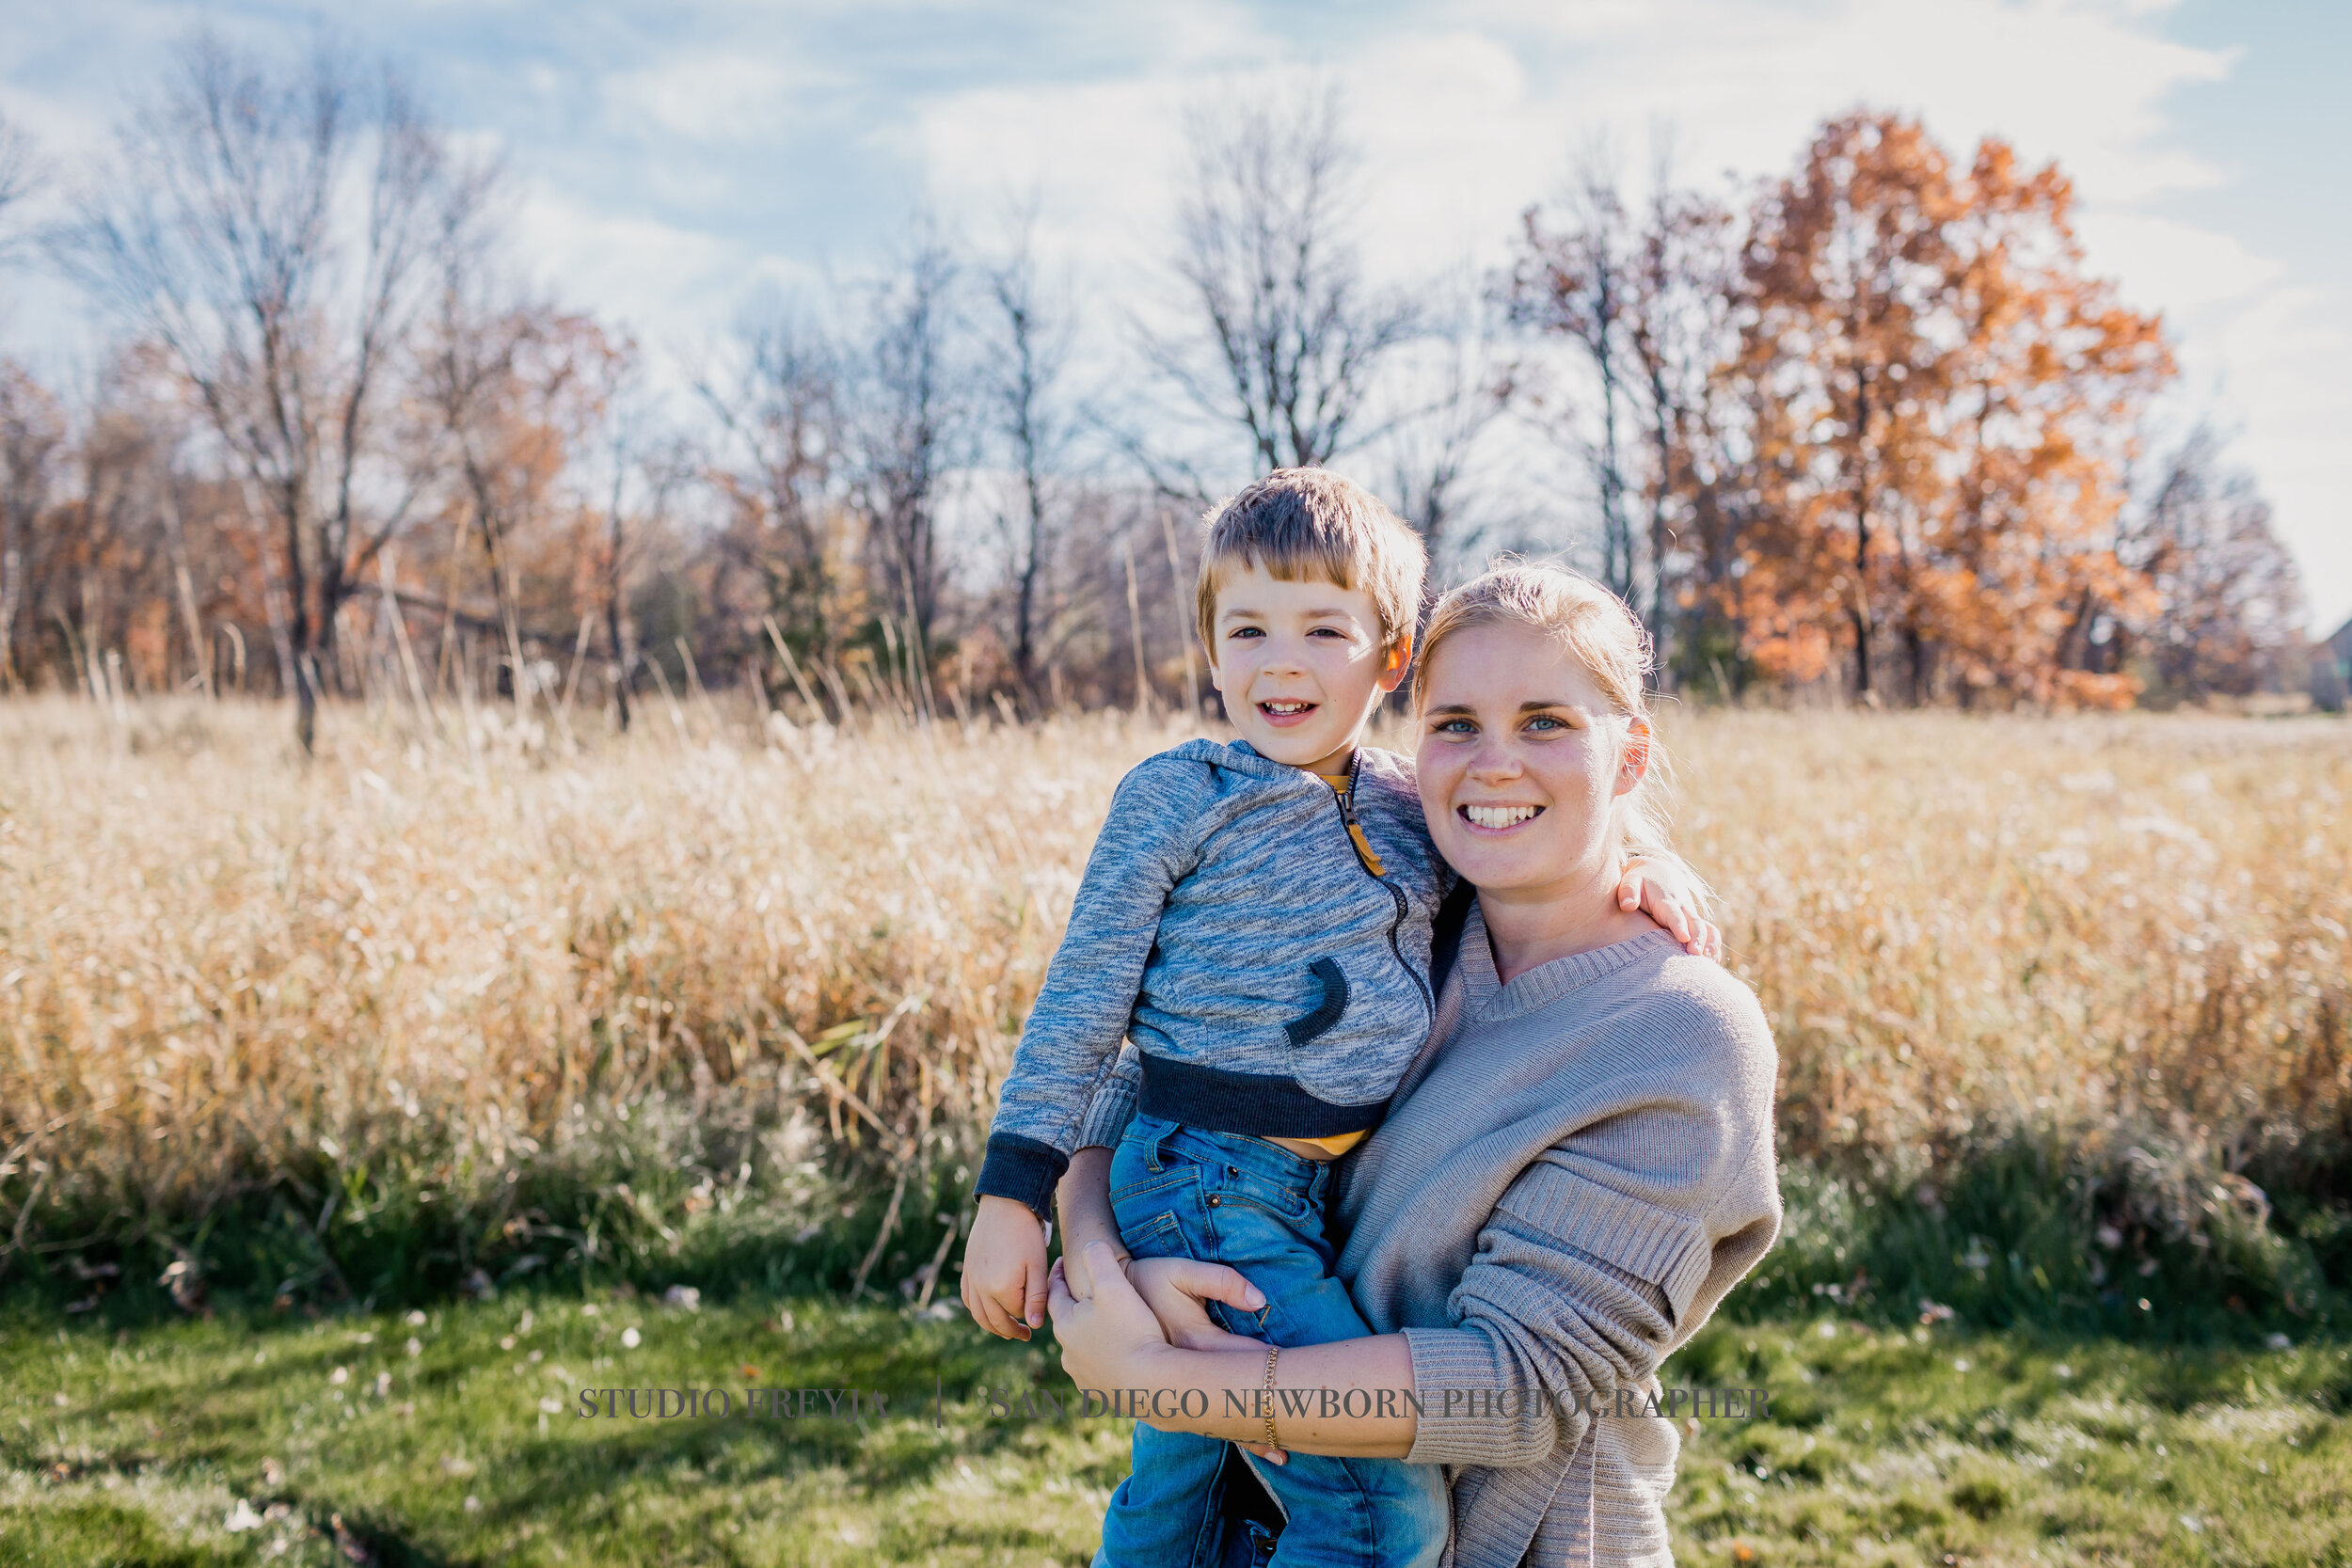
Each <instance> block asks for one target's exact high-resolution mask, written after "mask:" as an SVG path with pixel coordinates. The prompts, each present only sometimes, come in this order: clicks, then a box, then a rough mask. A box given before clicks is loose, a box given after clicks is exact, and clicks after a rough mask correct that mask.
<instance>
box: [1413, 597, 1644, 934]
mask: <svg viewBox="0 0 2352 1568" xmlns="http://www.w3.org/2000/svg"><path fill="white" fill-rule="evenodd" d="M1422 679H1423V681H1424V683H1425V686H1424V693H1425V694H1424V697H1423V700H1422V709H1421V713H1420V725H1421V741H1420V745H1419V747H1418V750H1417V752H1416V761H1417V764H1418V768H1419V771H1420V775H1421V804H1422V811H1423V812H1424V813H1425V814H1426V815H1427V816H1428V819H1429V833H1430V836H1431V837H1432V838H1434V839H1435V840H1436V841H1437V845H1438V852H1439V853H1441V854H1442V855H1444V856H1445V858H1446V860H1447V861H1448V862H1449V863H1451V864H1452V865H1453V867H1454V870H1456V871H1458V872H1460V873H1461V874H1462V876H1463V877H1464V878H1465V879H1468V880H1469V881H1470V883H1471V884H1472V885H1473V886H1475V887H1476V888H1478V890H1479V891H1480V892H1481V893H1484V894H1495V895H1508V894H1510V893H1513V892H1518V893H1522V894H1524V895H1531V896H1536V897H1555V896H1559V895H1563V894H1566V893H1569V892H1571V891H1572V890H1573V889H1574V888H1575V886H1576V885H1578V884H1579V883H1581V882H1585V881H1592V882H1595V883H1597V884H1599V885H1602V888H1603V894H1604V895H1605V894H1606V891H1607V885H1609V884H1613V882H1614V879H1615V877H1616V872H1617V834H1616V832H1615V830H1614V828H1613V824H1612V820H1611V812H1610V806H1611V803H1612V802H1613V800H1615V799H1616V798H1617V797H1618V796H1619V795H1622V794H1624V793H1625V792H1626V791H1628V790H1629V789H1631V788H1632V787H1633V786H1634V784H1636V783H1638V782H1639V781H1640V779H1641V776H1642V770H1643V768H1645V766H1646V762H1647V755H1646V746H1645V741H1646V738H1647V736H1648V727H1647V726H1646V725H1645V724H1641V723H1640V722H1639V721H1636V722H1635V727H1634V729H1633V732H1632V744H1630V745H1629V744H1628V736H1627V726H1626V721H1625V720H1623V719H1622V718H1619V717H1617V716H1615V715H1613V714H1612V713H1611V712H1610V709H1609V706H1608V704H1607V703H1606V702H1605V701H1603V699H1602V697H1601V695H1600V691H1599V689H1598V688H1597V686H1596V685H1595V684H1594V681H1593V677H1592V676H1591V674H1589V673H1587V672H1586V671H1585V669H1584V667H1583V666H1582V665H1581V663H1579V662H1578V661H1577V660H1576V659H1575V658H1574V657H1572V656H1570V655H1569V654H1567V653H1565V652H1564V651H1562V649H1561V647H1560V645H1559V644H1558V643H1557V642H1555V641H1552V640H1551V639H1550V638H1549V637H1547V636H1546V635H1544V634H1543V633H1542V632H1540V631H1537V630H1535V629H1534V628H1533V627H1529V626H1513V625H1502V626H1473V627H1471V628H1470V629H1469V630H1467V631H1460V632H1455V633H1454V634H1453V635H1452V636H1450V637H1448V638H1447V639H1446V640H1445V641H1443V642H1442V643H1441V644H1439V646H1438V651H1437V656H1436V657H1435V658H1434V659H1433V660H1432V661H1431V662H1430V663H1429V665H1428V666H1427V668H1426V669H1425V670H1424V671H1423V672H1422Z"/></svg>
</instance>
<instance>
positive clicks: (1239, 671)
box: [1209, 562, 1411, 773]
mask: <svg viewBox="0 0 2352 1568" xmlns="http://www.w3.org/2000/svg"><path fill="white" fill-rule="evenodd" d="M1410 654H1411V643H1410V641H1409V640H1408V641H1405V642H1403V643H1400V644H1399V645H1398V646H1397V647H1395V648H1393V649H1388V650H1383V648H1382V647H1381V638H1380V612H1379V610H1378V607H1377V606H1376V605H1375V604H1374V602H1373V597H1372V595H1371V594H1369V593H1368V592H1366V591H1365V590H1363V589H1360V588H1341V587H1339V586H1338V585H1336V584H1334V583H1332V582H1329V581H1327V580H1326V579H1324V578H1300V579H1298V580H1296V581H1286V580H1284V579H1282V578H1277V577H1275V576H1274V575H1273V574H1272V573H1271V572H1268V571H1267V570H1266V569H1265V567H1264V566H1263V564H1260V563H1258V562H1251V563H1250V564H1249V565H1248V568H1246V569H1241V568H1230V569H1229V570H1228V571H1227V573H1226V575H1225V579H1224V581H1223V582H1221V583H1220V584H1219V585H1218V587H1217V594H1216V641H1215V643H1214V645H1213V646H1212V647H1211V648H1210V649H1209V675H1210V678H1211V679H1212V680H1213V681H1215V682H1216V689H1217V690H1218V691H1220V692H1222V693H1223V694H1224V697H1225V715H1226V717H1227V718H1228V719H1230V720H1231V721H1232V725H1233V728H1234V729H1235V730H1237V731H1239V732H1240V734H1241V737H1242V738H1243V739H1244V740H1247V741H1248V742H1249V744H1250V745H1251V747H1253V748H1254V749H1255V750H1256V751H1257V752H1259V753H1260V754H1261V755H1263V756H1264V757H1266V758H1268V759H1270V760H1272V761H1275V762H1280V763H1287V764H1289V765H1290V766H1291V767H1293V768H1310V769H1311V770H1313V771H1315V772H1318V773H1337V772H1340V771H1342V770H1343V769H1344V768H1346V767H1347V765H1348V763H1349V762H1350V761H1351V760H1352V759H1353V757H1354V754H1355V750H1356V737H1357V736H1358V735H1359V734H1360V733H1361V732H1362V730H1363V727H1364V721H1366V720H1367V719H1369V718H1371V717H1372V710H1373V709H1374V707H1375V706H1376V705H1378V704H1379V701H1380V697H1381V694H1382V693H1384V692H1388V691H1393V690H1395V689H1396V686H1397V683H1398V682H1399V681H1400V680H1402V679H1403V678H1404V675H1405V666H1406V661H1407V659H1408V657H1410Z"/></svg>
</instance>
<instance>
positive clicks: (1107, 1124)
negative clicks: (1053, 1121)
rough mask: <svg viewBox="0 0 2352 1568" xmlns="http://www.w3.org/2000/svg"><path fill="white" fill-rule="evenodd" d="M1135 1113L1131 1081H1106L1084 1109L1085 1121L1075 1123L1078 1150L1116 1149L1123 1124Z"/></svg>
mask: <svg viewBox="0 0 2352 1568" xmlns="http://www.w3.org/2000/svg"><path fill="white" fill-rule="evenodd" d="M1135 1114H1136V1085H1135V1084H1134V1082H1133V1080H1131V1079H1126V1078H1118V1077H1114V1078H1111V1079H1109V1080H1107V1081H1106V1082H1105V1083H1104V1085H1103V1088H1102V1092H1101V1093H1099V1094H1097V1095H1096V1096H1095V1097H1094V1102H1093V1103H1092V1104H1090V1105H1089V1106H1088V1107H1087V1114H1086V1119H1085V1120H1084V1121H1082V1122H1080V1123H1079V1124H1078V1147H1079V1148H1118V1147H1119V1140H1120V1137H1122V1136H1123V1135H1124V1134H1125V1133H1126V1131H1127V1123H1128V1122H1129V1121H1131V1120H1133V1119H1134V1117H1135Z"/></svg>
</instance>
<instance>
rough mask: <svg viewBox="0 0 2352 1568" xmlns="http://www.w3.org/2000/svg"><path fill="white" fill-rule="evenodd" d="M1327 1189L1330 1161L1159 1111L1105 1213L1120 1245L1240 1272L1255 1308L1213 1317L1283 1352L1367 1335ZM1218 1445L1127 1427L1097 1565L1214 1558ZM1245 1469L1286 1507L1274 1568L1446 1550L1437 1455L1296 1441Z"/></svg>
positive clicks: (1431, 1559) (1376, 1561)
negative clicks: (1362, 1451) (1281, 1460)
mask: <svg viewBox="0 0 2352 1568" xmlns="http://www.w3.org/2000/svg"><path fill="white" fill-rule="evenodd" d="M1330 1186H1331V1167H1330V1166H1329V1164H1325V1163H1322V1162H1318V1161H1314V1160H1308V1159H1302V1158H1301V1157H1299V1156H1298V1155H1295V1154H1293V1153H1291V1152H1290V1151H1289V1150H1287V1149H1285V1148H1279V1147H1278V1146H1276V1145H1274V1144H1270V1143H1267V1142H1266V1141H1265V1140H1264V1139H1263V1138H1252V1137H1245V1136H1243V1135H1241V1134H1239V1133H1232V1132H1202V1131H1200V1130H1199V1129H1197V1128H1191V1127H1181V1126H1179V1125H1177V1124H1176V1123H1175V1122H1172V1121H1166V1120H1163V1119H1161V1118H1159V1117H1147V1116H1140V1115H1139V1116H1137V1117H1135V1119H1134V1120H1132V1121H1131V1122H1129V1123H1128V1125H1127V1135H1126V1136H1125V1138H1123V1139H1122V1140H1121V1141H1120V1146H1119V1148H1118V1150H1117V1152H1116V1153H1114V1154H1113V1155H1112V1157H1111V1211H1112V1212H1113V1213H1114V1214H1116V1215H1117V1216H1118V1219H1119V1230H1120V1237H1121V1238H1122V1239H1123V1240H1124V1241H1125V1242H1126V1244H1127V1249H1128V1251H1129V1252H1131V1253H1133V1254H1134V1255H1135V1256H1136V1257H1137V1258H1194V1259H1200V1260H1202V1261H1205V1262H1213V1263H1223V1264H1226V1265H1228V1266H1230V1267H1232V1268H1234V1269H1238V1270H1240V1271H1241V1273H1242V1274H1243V1275H1244V1276H1246V1277H1247V1278H1248V1280H1249V1282H1250V1283H1251V1284H1253V1285H1255V1286H1257V1287H1258V1289H1259V1291H1262V1292H1263V1294H1264V1296H1265V1298H1266V1305H1265V1306H1264V1307H1263V1308H1262V1309H1261V1310H1259V1311H1257V1312H1254V1313H1253V1312H1244V1311H1242V1310H1240V1309H1238V1308H1236V1307H1227V1306H1225V1305H1224V1304H1223V1303H1221V1302H1211V1303H1210V1304H1209V1315H1210V1316H1211V1317H1212V1318H1213V1319H1215V1320H1216V1323H1217V1325H1218V1326H1219V1327H1221V1328H1224V1329H1227V1330H1229V1331H1231V1332H1232V1333H1235V1334H1245V1335H1248V1336H1249V1337H1250V1338H1255V1339H1263V1340H1267V1341H1269V1342H1271V1343H1274V1344H1277V1345H1283V1346H1290V1345H1318V1344H1323V1343H1326V1342H1327V1341H1329V1340H1333V1339H1360V1338H1364V1337H1366V1336H1367V1335H1369V1334H1370V1333H1371V1332H1372V1330H1371V1329H1369V1328H1367V1327H1365V1326H1364V1321H1363V1319H1362V1318H1361V1317H1359V1315H1358V1314H1357V1311H1356V1304H1355V1303H1354V1302H1353V1301H1351V1300H1349V1299H1348V1294H1347V1287H1346V1286H1344V1285H1343V1284H1341V1283H1340V1281H1339V1280H1338V1279H1337V1278H1336V1277H1335V1276H1334V1275H1333V1274H1332V1272H1331V1270H1332V1263H1333V1254H1332V1251H1331V1245H1330V1243H1328V1242H1327V1240H1325V1238H1324V1233H1323V1218H1324V1200H1325V1197H1326V1196H1327V1194H1328V1193H1329V1191H1330ZM1278 1419H1279V1418H1278ZM1227 1452H1228V1445H1227V1444H1226V1443H1225V1442H1224V1440H1223V1439H1221V1438H1215V1437H1202V1436H1199V1435H1197V1434H1195V1433H1184V1432H1161V1431H1159V1430H1158V1429H1156V1428H1153V1427H1150V1426H1145V1425H1142V1424H1140V1423H1138V1424H1137V1425H1136V1436H1135V1465H1134V1469H1133V1472H1132V1473H1131V1474H1130V1475H1129V1476H1128V1477H1127V1479H1126V1480H1125V1481H1121V1482H1120V1486H1119V1490H1118V1491H1117V1492H1116V1493H1114V1494H1113V1495H1112V1497H1111V1506H1110V1513H1109V1514H1108V1515H1107V1516H1106V1517H1105V1518H1104V1521H1103V1549H1102V1551H1100V1552H1099V1553H1097V1554H1096V1555H1095V1559H1094V1562H1095V1568H1216V1559H1217V1553H1218V1548H1219V1544H1220V1535H1221V1532H1222V1527H1223V1525H1224V1523H1225V1521H1224V1520H1223V1518H1222V1516H1221V1514H1220V1512H1219V1509H1218V1495H1217V1494H1218V1490H1219V1487H1218V1469H1219V1465H1222V1464H1223V1463H1224V1461H1225V1458H1226V1455H1227ZM1255 1468H1256V1471H1257V1474H1258V1476H1259V1477H1260V1479H1262V1480H1263V1481H1264V1482H1265V1485H1266V1488H1267V1490H1268V1491H1270V1492H1272V1493H1273V1495H1274V1497H1275V1500H1276V1501H1277V1502H1279V1504H1280V1505H1281V1509H1282V1513H1283V1515H1284V1521H1285V1522H1284V1524H1283V1526H1282V1528H1281V1532H1280V1539H1279V1544H1277V1546H1276V1548H1275V1553H1274V1558H1273V1560H1274V1562H1275V1563H1276V1564H1277V1565H1278V1568H1427V1565H1429V1564H1434V1563H1435V1562H1436V1561H1437V1560H1438V1554H1439V1553H1440V1552H1441V1551H1442V1550H1443V1549H1444V1546H1445V1540H1446V1523H1447V1507H1448V1501H1447V1497H1446V1493H1445V1486H1444V1483H1443V1481H1442V1480H1441V1478H1440V1476H1439V1474H1438V1468H1437V1466H1436V1465H1407V1464H1406V1463H1405V1462H1404V1461H1403V1460H1398V1459H1337V1458H1333V1457H1330V1456H1328V1455H1324V1454H1308V1453H1299V1452H1296V1451H1295V1450H1294V1451H1293V1452H1292V1453H1291V1456H1290V1463H1289V1464H1287V1465H1257V1466H1255Z"/></svg>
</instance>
